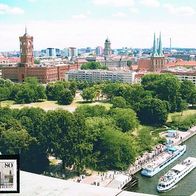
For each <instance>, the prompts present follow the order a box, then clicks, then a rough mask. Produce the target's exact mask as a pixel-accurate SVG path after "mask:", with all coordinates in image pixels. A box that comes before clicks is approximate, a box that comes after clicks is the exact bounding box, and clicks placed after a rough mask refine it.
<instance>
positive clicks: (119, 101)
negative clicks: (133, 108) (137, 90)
mask: <svg viewBox="0 0 196 196" xmlns="http://www.w3.org/2000/svg"><path fill="white" fill-rule="evenodd" d="M111 103H112V104H113V108H125V107H126V106H127V103H126V100H125V99H124V98H123V97H120V96H119V97H113V98H112V101H111Z"/></svg>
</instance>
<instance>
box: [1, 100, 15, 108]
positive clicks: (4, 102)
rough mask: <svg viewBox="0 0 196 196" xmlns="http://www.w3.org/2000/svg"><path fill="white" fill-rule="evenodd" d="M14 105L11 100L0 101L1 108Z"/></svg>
mask: <svg viewBox="0 0 196 196" xmlns="http://www.w3.org/2000/svg"><path fill="white" fill-rule="evenodd" d="M13 104H14V101H12V100H6V101H1V107H10V106H12V105H13Z"/></svg>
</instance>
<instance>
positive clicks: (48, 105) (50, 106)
mask: <svg viewBox="0 0 196 196" xmlns="http://www.w3.org/2000/svg"><path fill="white" fill-rule="evenodd" d="M81 105H103V106H105V107H106V108H107V109H109V108H110V107H111V106H112V104H110V103H103V102H93V103H83V102H81V101H80V102H79V101H78V99H76V100H74V101H73V103H72V104H70V105H59V104H58V103H57V102H56V101H43V102H36V103H29V104H15V103H14V101H11V100H6V101H2V102H1V106H2V107H10V108H12V109H21V108H24V107H35V108H37V107H38V108H42V109H43V110H45V111H48V110H55V109H63V110H68V111H70V112H73V111H74V110H75V109H76V108H77V107H78V106H81Z"/></svg>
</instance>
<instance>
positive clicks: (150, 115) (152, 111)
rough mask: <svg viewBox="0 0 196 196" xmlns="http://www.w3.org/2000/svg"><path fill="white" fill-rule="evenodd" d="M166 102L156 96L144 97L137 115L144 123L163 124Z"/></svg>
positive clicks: (165, 118) (166, 109) (166, 113)
mask: <svg viewBox="0 0 196 196" xmlns="http://www.w3.org/2000/svg"><path fill="white" fill-rule="evenodd" d="M168 113H169V111H168V103H167V102H166V101H162V100H160V99H156V98H146V99H144V100H143V101H142V102H141V104H140V108H139V111H138V117H139V119H140V121H141V122H142V123H144V124H149V125H163V124H164V123H165V122H166V120H167V117H168Z"/></svg>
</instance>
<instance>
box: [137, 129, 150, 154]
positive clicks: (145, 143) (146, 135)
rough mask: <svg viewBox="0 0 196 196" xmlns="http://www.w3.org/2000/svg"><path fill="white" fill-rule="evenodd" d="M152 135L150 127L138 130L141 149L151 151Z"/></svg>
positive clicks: (141, 150)
mask: <svg viewBox="0 0 196 196" xmlns="http://www.w3.org/2000/svg"><path fill="white" fill-rule="evenodd" d="M152 144H153V140H152V136H151V134H150V130H149V129H148V128H142V129H140V130H139V131H138V147H139V151H140V153H141V152H145V151H150V150H151V149H152Z"/></svg>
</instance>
